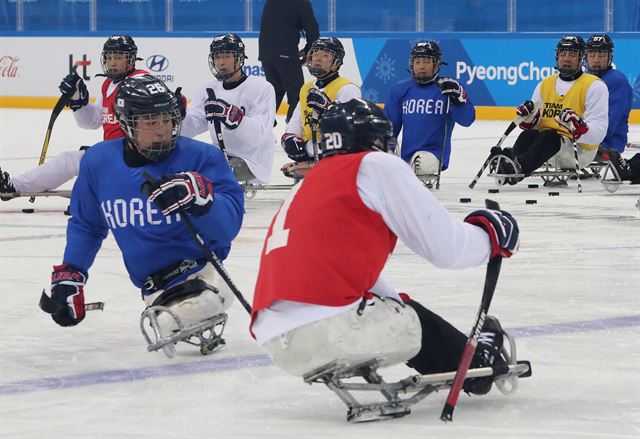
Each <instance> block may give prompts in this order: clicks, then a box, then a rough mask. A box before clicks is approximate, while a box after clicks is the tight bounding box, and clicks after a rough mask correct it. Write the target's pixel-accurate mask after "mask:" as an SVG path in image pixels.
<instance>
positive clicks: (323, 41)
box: [306, 37, 345, 78]
mask: <svg viewBox="0 0 640 439" xmlns="http://www.w3.org/2000/svg"><path fill="white" fill-rule="evenodd" d="M317 51H323V52H328V53H330V54H331V55H332V56H333V62H332V63H331V68H330V70H324V69H323V68H322V67H314V66H313V63H312V59H313V53H314V52H317ZM344 55H345V51H344V47H343V46H342V43H341V42H340V40H338V39H337V38H333V37H320V38H318V39H317V40H316V41H314V42H313V44H312V45H311V49H309V53H308V54H307V62H306V66H307V69H309V73H310V74H311V75H313V76H315V77H316V78H324V77H325V76H328V75H330V74H331V73H333V72H337V71H338V70H340V66H341V65H342V63H343V60H344Z"/></svg>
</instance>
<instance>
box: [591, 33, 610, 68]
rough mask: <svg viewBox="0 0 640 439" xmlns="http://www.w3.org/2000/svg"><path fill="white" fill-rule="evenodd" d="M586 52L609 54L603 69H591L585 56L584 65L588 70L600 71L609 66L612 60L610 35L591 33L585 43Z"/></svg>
mask: <svg viewBox="0 0 640 439" xmlns="http://www.w3.org/2000/svg"><path fill="white" fill-rule="evenodd" d="M585 46H586V52H587V55H589V52H605V53H607V54H608V56H609V62H608V63H607V67H606V68H604V69H600V68H598V69H592V68H590V67H589V63H588V61H587V57H585V67H586V68H587V69H588V70H589V72H591V73H593V74H598V73H602V72H603V71H605V70H608V69H609V68H610V67H611V62H612V61H613V48H614V45H613V41H612V40H611V37H609V35H607V34H593V35H591V36H590V37H589V39H588V40H587V43H586V45H585Z"/></svg>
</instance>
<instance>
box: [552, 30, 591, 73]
mask: <svg viewBox="0 0 640 439" xmlns="http://www.w3.org/2000/svg"><path fill="white" fill-rule="evenodd" d="M584 49H585V45H584V40H583V39H582V37H581V36H580V35H565V36H564V37H562V38H560V41H558V44H557V45H556V65H557V64H558V55H559V54H560V52H565V51H570V52H573V53H575V54H576V55H577V57H578V60H579V61H578V65H577V67H576V68H575V69H568V68H564V67H560V66H559V65H557V66H556V69H558V71H559V72H560V75H561V76H565V77H566V76H573V75H576V74H577V73H578V72H579V71H580V70H581V68H582V59H583V58H584Z"/></svg>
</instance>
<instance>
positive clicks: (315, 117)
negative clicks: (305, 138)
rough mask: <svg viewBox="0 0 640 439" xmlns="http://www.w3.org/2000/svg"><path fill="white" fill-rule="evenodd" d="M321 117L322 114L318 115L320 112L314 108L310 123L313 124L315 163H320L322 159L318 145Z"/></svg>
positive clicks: (312, 140)
mask: <svg viewBox="0 0 640 439" xmlns="http://www.w3.org/2000/svg"><path fill="white" fill-rule="evenodd" d="M319 118H320V116H318V112H317V111H316V110H313V113H311V120H310V121H309V125H310V126H311V143H312V144H313V161H314V162H315V163H318V160H320V153H319V147H318V131H319V130H318V125H319V121H318V120H319Z"/></svg>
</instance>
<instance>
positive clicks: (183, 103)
mask: <svg viewBox="0 0 640 439" xmlns="http://www.w3.org/2000/svg"><path fill="white" fill-rule="evenodd" d="M175 95H176V99H178V110H180V118H181V119H182V120H184V118H185V117H187V98H185V97H184V96H182V87H178V88H176V92H175Z"/></svg>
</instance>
